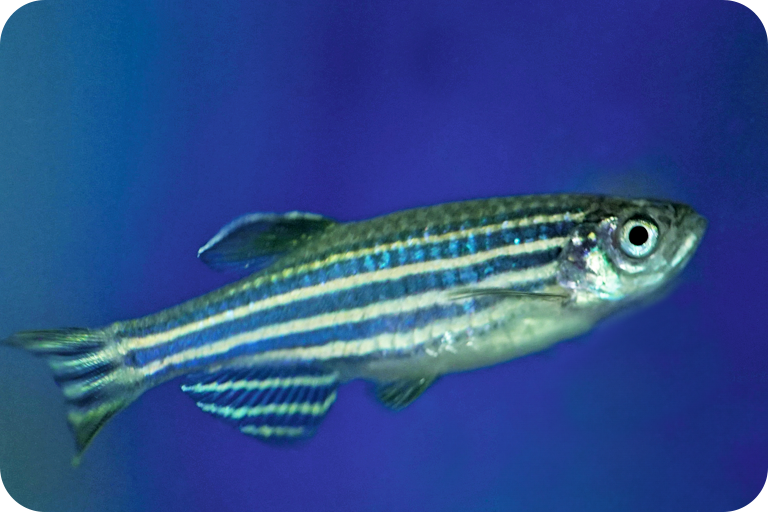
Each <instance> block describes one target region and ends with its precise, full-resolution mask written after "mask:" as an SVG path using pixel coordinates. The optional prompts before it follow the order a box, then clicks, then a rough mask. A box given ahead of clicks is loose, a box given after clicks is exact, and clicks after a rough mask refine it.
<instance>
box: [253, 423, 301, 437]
mask: <svg viewBox="0 0 768 512" xmlns="http://www.w3.org/2000/svg"><path fill="white" fill-rule="evenodd" d="M240 432H242V433H243V434H248V435H251V436H259V437H272V436H285V437H298V436H301V435H304V427H270V426H269V425H262V426H260V427H256V426H254V425H245V426H244V427H240Z"/></svg>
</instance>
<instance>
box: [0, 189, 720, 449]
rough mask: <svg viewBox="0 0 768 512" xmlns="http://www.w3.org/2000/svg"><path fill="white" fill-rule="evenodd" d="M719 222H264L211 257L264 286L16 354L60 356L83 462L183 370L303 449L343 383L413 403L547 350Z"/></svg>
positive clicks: (453, 208)
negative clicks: (146, 395)
mask: <svg viewBox="0 0 768 512" xmlns="http://www.w3.org/2000/svg"><path fill="white" fill-rule="evenodd" d="M705 227H706V221H705V220H704V219H703V218H702V217H701V216H699V215H698V214H696V213H695V212H694V211H693V210H692V209H691V208H690V207H688V206H686V205H682V204H677V203H669V202H662V201H653V200H630V199H620V198H611V197H604V196H589V195H551V196H523V197H508V198H494V199H486V200H476V201H466V202H459V203H449V204H443V205H437V206H432V207H426V208H419V209H414V210H407V211H402V212H396V213H393V214H390V215H386V216H382V217H378V218H374V219H371V220H366V221H361V222H352V223H336V222H334V221H332V220H330V219H327V218H325V217H322V216H319V215H315V214H307V213H299V212H292V213H289V214H283V215H279V214H251V215H246V216H243V217H241V218H239V219H236V220H235V221H233V222H232V223H230V224H229V225H227V226H225V227H224V228H223V229H222V230H221V231H220V232H219V233H218V234H217V235H216V236H215V237H214V238H213V239H211V241H210V242H208V243H207V244H206V245H205V246H203V247H202V248H201V250H200V252H199V257H200V259H201V260H203V261H204V262H205V263H206V264H208V265H209V266H211V267H212V268H214V269H217V270H222V269H228V268H240V269H242V268H248V269H253V270H254V273H253V274H251V275H249V276H248V277H246V278H244V279H242V280H240V281H237V282H235V283H232V284H230V285H227V286H225V287H223V288H221V289H219V290H216V291H213V292H211V293H209V294H206V295H203V296H201V297H198V298H195V299H192V300H190V301H188V302H185V303H182V304H180V305H178V306H175V307H172V308H169V309H166V310H164V311H161V312H159V313H156V314H153V315H149V316H146V317H143V318H139V319H135V320H129V321H124V322H116V323H114V324H111V325H109V326H106V327H104V328H101V329H67V330H56V331H29V332H22V333H18V334H16V335H14V336H12V337H10V338H9V339H7V340H6V343H7V344H10V345H16V346H20V347H23V348H26V349H28V350H30V351H33V352H35V353H37V354H39V355H41V356H43V357H45V358H46V359H47V360H48V362H49V364H50V366H51V368H52V370H53V373H54V376H55V378H56V380H57V381H58V383H59V384H60V386H61V388H62V391H63V393H64V395H65V398H66V399H67V402H68V406H69V416H68V419H69V423H70V425H71V426H72V428H73V431H74V434H75V439H76V441H77V446H78V450H79V451H80V452H82V450H84V449H85V447H86V446H87V445H88V444H89V442H90V441H91V439H92V438H93V436H94V435H95V434H96V432H97V431H98V430H99V429H100V428H101V427H102V426H103V425H104V423H105V422H106V421H107V420H108V419H109V418H110V417H111V416H113V415H114V414H115V413H117V412H119V411H120V410H121V409H123V408H124V407H125V406H127V405H128V404H129V403H130V402H132V401H133V400H135V399H136V398H137V397H138V396H139V395H140V394H141V393H143V392H144V391H146V390H147V389H149V388H151V387H153V386H156V385H158V384H161V383H162V382H165V381H167V380H169V379H172V378H175V377H177V376H180V375H186V376H187V380H186V382H185V384H184V385H183V386H182V390H183V391H184V392H186V393H187V394H189V395H190V396H192V397H193V398H194V399H195V401H196V403H197V405H198V406H199V407H200V408H201V409H202V410H204V411H206V412H209V413H211V414H213V415H216V416H218V417H220V418H221V419H223V420H225V421H228V422H230V423H232V424H233V425H234V426H236V427H237V428H239V429H240V431H242V432H243V433H245V434H250V435H253V436H256V437H260V438H262V439H264V438H269V439H295V438H303V437H308V436H310V435H312V434H313V433H314V431H315V429H316V428H317V426H318V425H319V423H320V421H321V420H322V418H323V417H324V415H325V414H326V413H327V411H328V409H329V407H330V406H331V404H332V403H333V401H334V400H335V398H336V389H337V387H338V386H339V385H340V384H341V383H343V382H345V381H348V380H351V379H358V378H359V379H365V380H368V381H371V382H373V383H374V385H375V386H376V394H377V396H378V397H379V399H380V400H381V401H382V402H383V403H384V404H385V405H387V406H389V407H391V408H394V409H399V408H402V407H404V406H406V405H408V404H409V403H411V402H412V401H413V400H415V399H416V398H417V397H418V396H419V395H420V394H421V393H422V392H423V391H424V390H425V389H427V388H428V387H429V386H430V385H431V384H432V383H433V382H434V381H435V380H436V379H437V378H438V377H440V376H442V375H445V374H449V373H453V372H458V371H465V370H471V369H475V368H480V367H484V366H488V365H492V364H496V363H500V362H503V361H507V360H510V359H513V358H515V357H519V356H521V355H524V354H527V353H530V352H534V351H537V350H542V349H544V348H546V347H548V346H550V345H551V344H553V343H555V342H558V341H561V340H564V339H568V338H571V337H573V336H576V335H578V334H580V333H583V332H585V331H587V330H589V329H590V328H591V327H592V326H593V325H594V324H595V323H596V322H597V321H599V320H600V319H602V318H604V317H606V316H608V315H610V314H611V313H613V312H614V311H617V310H619V309H622V308H625V307H627V306H628V305H630V304H633V303H637V302H639V301H641V300H648V298H649V297H653V296H654V295H655V294H656V292H658V290H660V289H661V288H662V287H664V285H665V284H667V283H668V282H669V280H670V279H671V278H672V277H673V276H674V275H676V274H677V273H678V272H679V271H680V270H681V269H682V268H683V267H684V266H685V264H686V263H687V262H688V260H689V259H690V257H691V256H692V254H693V253H694V251H695V249H696V247H697V246H698V244H699V242H700V240H701V237H702V235H703V233H704V230H705Z"/></svg>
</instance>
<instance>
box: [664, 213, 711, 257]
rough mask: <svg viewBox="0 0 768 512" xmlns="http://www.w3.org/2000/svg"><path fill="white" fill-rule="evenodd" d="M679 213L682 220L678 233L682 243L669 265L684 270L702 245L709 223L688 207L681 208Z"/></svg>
mask: <svg viewBox="0 0 768 512" xmlns="http://www.w3.org/2000/svg"><path fill="white" fill-rule="evenodd" d="M681 210H682V211H681ZM678 212H679V218H680V223H679V225H678V232H679V233H680V236H681V238H682V242H681V243H680V245H679V246H678V248H677V251H675V253H674V255H673V256H672V258H671V259H670V261H669V263H670V266H671V267H673V268H677V269H682V268H683V267H684V266H685V265H686V263H688V261H689V260H690V259H691V257H692V256H693V254H694V253H695V252H696V248H697V247H698V246H699V244H700V243H701V239H702V237H703V236H704V233H705V232H706V230H707V224H708V223H707V219H705V218H704V217H702V216H701V215H699V214H698V213H696V212H695V211H693V209H692V208H690V207H688V206H685V207H683V208H679V209H678Z"/></svg>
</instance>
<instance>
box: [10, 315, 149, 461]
mask: <svg viewBox="0 0 768 512" xmlns="http://www.w3.org/2000/svg"><path fill="white" fill-rule="evenodd" d="M3 344H5V345H10V346H14V347H19V348H23V349H25V350H28V351H30V352H32V353H34V354H35V355H38V356H40V357H43V358H44V359H45V360H46V361H47V362H48V365H49V366H50V367H51V370H52V371H53V376H54V379H55V380H56V383H57V384H58V385H59V387H60V388H61V391H62V393H63V394H64V398H65V399H66V402H67V420H68V421H69V426H70V428H71V429H72V433H73V435H74V437H75V444H76V446H77V452H78V453H77V456H76V457H75V459H74V460H73V464H77V463H78V462H79V460H80V456H81V455H82V453H83V451H84V450H85V449H86V448H87V447H88V445H89V444H90V443H91V441H92V440H93V438H94V436H95V435H96V434H97V433H98V432H99V430H101V428H102V427H103V426H104V424H105V423H106V422H107V421H108V420H109V419H110V418H111V417H112V416H114V415H115V414H117V413H118V412H120V411H121V410H122V409H124V408H125V407H126V406H128V404H130V403H131V402H132V401H133V400H135V399H136V398H137V397H138V396H139V395H140V394H141V389H140V385H139V383H138V382H137V381H135V380H130V379H126V376H125V372H123V371H121V369H122V359H121V358H120V356H119V355H117V352H116V351H114V350H111V349H110V345H111V340H110V338H109V337H107V336H106V335H105V334H104V332H103V331H99V330H89V329H63V330H48V331H26V332H20V333H17V334H15V335H13V336H11V337H10V338H8V339H6V340H4V341H3Z"/></svg>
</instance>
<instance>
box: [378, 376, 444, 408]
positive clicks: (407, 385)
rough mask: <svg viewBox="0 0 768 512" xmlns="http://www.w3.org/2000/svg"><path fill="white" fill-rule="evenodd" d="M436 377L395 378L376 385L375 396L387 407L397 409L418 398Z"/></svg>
mask: <svg viewBox="0 0 768 512" xmlns="http://www.w3.org/2000/svg"><path fill="white" fill-rule="evenodd" d="M436 378H437V377H433V376H427V377H422V378H420V379H413V380H397V381H393V382H387V383H383V384H379V385H378V386H376V398H378V399H379V401H380V402H381V403H382V404H384V405H385V406H387V407H389V408H390V409H394V410H396V411H399V410H400V409H403V408H405V407H407V406H408V405H410V404H411V402H413V401H414V400H416V399H417V398H419V397H420V396H421V394H422V393H424V391H426V390H427V388H428V387H429V386H431V385H432V383H433V382H435V380H436Z"/></svg>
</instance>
